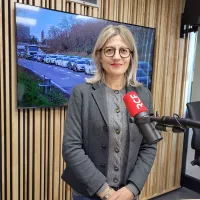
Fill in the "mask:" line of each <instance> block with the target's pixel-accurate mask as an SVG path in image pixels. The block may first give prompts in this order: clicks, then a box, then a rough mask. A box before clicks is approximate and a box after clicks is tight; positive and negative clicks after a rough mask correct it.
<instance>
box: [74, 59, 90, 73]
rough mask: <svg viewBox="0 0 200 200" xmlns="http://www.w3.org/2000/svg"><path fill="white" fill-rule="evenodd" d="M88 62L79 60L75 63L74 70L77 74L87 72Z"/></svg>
mask: <svg viewBox="0 0 200 200" xmlns="http://www.w3.org/2000/svg"><path fill="white" fill-rule="evenodd" d="M86 65H87V64H86V60H83V59H79V60H76V61H75V62H74V65H73V70H74V71H76V72H80V71H85V66H86Z"/></svg>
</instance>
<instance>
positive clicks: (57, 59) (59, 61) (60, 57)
mask: <svg viewBox="0 0 200 200" xmlns="http://www.w3.org/2000/svg"><path fill="white" fill-rule="evenodd" d="M64 56H65V55H58V56H57V58H56V60H55V65H58V66H61V60H62V57H64Z"/></svg>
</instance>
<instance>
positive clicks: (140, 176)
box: [62, 25, 156, 200]
mask: <svg viewBox="0 0 200 200" xmlns="http://www.w3.org/2000/svg"><path fill="white" fill-rule="evenodd" d="M93 60H94V62H95V64H96V74H95V76H94V77H92V78H90V79H86V83H84V84H81V85H77V86H76V87H75V88H74V89H73V91H72V94H71V97H70V100H69V103H68V110H67V119H66V124H65V133H64V138H63V158H64V161H65V162H66V164H67V167H66V169H65V171H64V173H63V175H62V178H63V180H64V181H66V182H67V183H68V184H69V185H70V186H71V187H72V189H73V193H72V194H73V200H89V199H104V200H105V199H109V200H116V199H117V200H132V199H134V198H135V197H136V196H137V195H138V194H139V193H140V191H141V190H142V188H143V186H144V183H145V181H146V179H147V176H148V174H149V172H150V170H151V167H152V165H153V162H154V159H155V155H156V145H151V146H150V145H147V143H146V142H145V141H144V140H143V137H142V135H141V133H140V132H139V130H138V128H137V126H136V125H135V124H134V123H129V116H128V113H127V111H126V108H125V104H124V103H123V96H124V95H125V94H126V93H127V92H129V91H136V92H137V94H138V95H139V97H140V99H141V100H142V101H143V103H144V104H145V105H146V107H147V108H148V109H149V112H150V113H153V109H152V101H151V94H150V92H149V90H148V89H147V88H145V87H144V86H142V85H141V84H139V83H138V82H137V81H136V71H137V62H138V55H137V50H136V45H135V41H134V38H133V35H132V34H131V32H130V31H129V30H128V28H126V27H125V26H122V25H119V26H112V25H109V26H107V27H105V28H104V29H103V30H102V31H101V33H100V35H99V37H98V39H97V42H96V45H95V47H94V51H93Z"/></svg>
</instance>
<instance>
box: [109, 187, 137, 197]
mask: <svg viewBox="0 0 200 200" xmlns="http://www.w3.org/2000/svg"><path fill="white" fill-rule="evenodd" d="M134 197H135V196H134V194H133V193H132V192H131V191H130V190H129V189H127V188H126V187H122V188H121V189H119V190H118V191H116V192H114V193H112V194H111V195H110V198H109V199H108V200H133V199H134Z"/></svg>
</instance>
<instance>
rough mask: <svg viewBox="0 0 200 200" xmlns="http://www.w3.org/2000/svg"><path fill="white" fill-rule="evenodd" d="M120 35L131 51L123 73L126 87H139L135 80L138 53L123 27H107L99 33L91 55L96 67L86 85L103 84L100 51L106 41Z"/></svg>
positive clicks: (103, 76) (129, 34)
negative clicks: (128, 62)
mask: <svg viewBox="0 0 200 200" xmlns="http://www.w3.org/2000/svg"><path fill="white" fill-rule="evenodd" d="M117 35H120V36H121V37H122V38H123V39H124V41H125V43H126V45H127V46H128V48H129V49H130V50H131V52H132V53H131V55H130V56H131V59H130V64H129V67H128V69H127V71H126V73H125V77H126V85H127V86H129V85H131V86H139V85H141V83H139V82H138V81H137V80H136V73H137V66H138V53H137V49H136V44H135V39H134V37H133V35H132V33H131V32H130V30H129V29H128V28H127V27H126V26H123V25H118V26H114V25H109V26H106V27H105V28H103V30H102V31H101V33H100V34H99V37H98V39H97V41H96V44H95V46H94V50H93V53H92V59H93V62H94V64H95V65H96V73H95V75H94V76H93V77H92V78H86V82H87V83H91V84H94V83H96V82H105V71H104V69H103V67H102V64H101V62H100V53H101V52H100V51H101V49H102V48H103V46H104V45H105V43H106V42H107V40H108V39H110V38H111V37H113V36H117Z"/></svg>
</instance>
